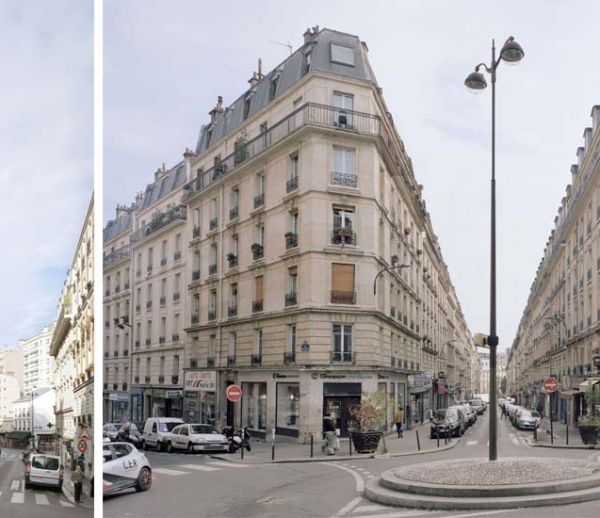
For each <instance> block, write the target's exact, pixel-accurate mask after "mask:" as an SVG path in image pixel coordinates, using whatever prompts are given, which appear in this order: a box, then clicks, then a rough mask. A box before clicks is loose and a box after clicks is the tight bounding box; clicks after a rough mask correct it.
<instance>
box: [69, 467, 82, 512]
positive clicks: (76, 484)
mask: <svg viewBox="0 0 600 518" xmlns="http://www.w3.org/2000/svg"><path fill="white" fill-rule="evenodd" d="M71 482H73V488H74V490H75V495H74V496H75V503H76V504H79V503H81V489H82V488H83V472H82V471H81V467H80V466H79V465H77V466H76V467H75V471H73V474H72V475H71Z"/></svg>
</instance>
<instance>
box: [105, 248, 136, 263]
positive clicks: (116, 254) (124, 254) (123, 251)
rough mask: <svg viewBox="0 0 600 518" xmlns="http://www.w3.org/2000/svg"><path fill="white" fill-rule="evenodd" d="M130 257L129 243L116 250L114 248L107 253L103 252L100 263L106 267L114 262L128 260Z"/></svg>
mask: <svg viewBox="0 0 600 518" xmlns="http://www.w3.org/2000/svg"><path fill="white" fill-rule="evenodd" d="M129 257H130V248H129V245H125V246H122V247H121V248H118V249H117V250H114V251H112V252H110V253H108V254H105V255H104V257H103V258H102V264H103V266H104V268H108V267H110V266H112V265H114V264H117V263H119V262H121V261H124V260H126V259H127V260H128V259H129Z"/></svg>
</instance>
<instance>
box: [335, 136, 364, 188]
mask: <svg viewBox="0 0 600 518" xmlns="http://www.w3.org/2000/svg"><path fill="white" fill-rule="evenodd" d="M331 184H332V185H340V186H342V187H353V188H355V187H356V186H357V184H358V178H357V176H356V172H355V169H354V149H350V148H343V147H338V146H334V148H333V171H332V172H331Z"/></svg>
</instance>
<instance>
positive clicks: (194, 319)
mask: <svg viewBox="0 0 600 518" xmlns="http://www.w3.org/2000/svg"><path fill="white" fill-rule="evenodd" d="M198 322H200V315H199V314H198V313H194V314H192V325H195V324H197V323H198Z"/></svg>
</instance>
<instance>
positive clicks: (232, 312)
mask: <svg viewBox="0 0 600 518" xmlns="http://www.w3.org/2000/svg"><path fill="white" fill-rule="evenodd" d="M227 316H228V317H237V304H235V305H233V306H229V307H228V308H227Z"/></svg>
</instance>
